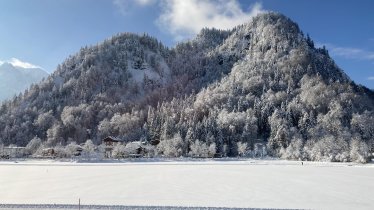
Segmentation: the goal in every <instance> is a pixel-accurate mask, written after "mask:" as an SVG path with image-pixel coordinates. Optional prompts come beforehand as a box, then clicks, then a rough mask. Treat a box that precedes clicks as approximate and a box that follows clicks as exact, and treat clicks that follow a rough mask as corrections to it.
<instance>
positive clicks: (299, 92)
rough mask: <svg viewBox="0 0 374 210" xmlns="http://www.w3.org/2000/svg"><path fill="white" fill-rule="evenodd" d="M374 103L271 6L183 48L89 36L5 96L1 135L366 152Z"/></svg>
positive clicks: (315, 155) (18, 139)
mask: <svg viewBox="0 0 374 210" xmlns="http://www.w3.org/2000/svg"><path fill="white" fill-rule="evenodd" d="M373 111H374V94H373V92H372V91H371V90H369V89H367V88H366V87H364V86H360V85H356V84H355V83H354V82H353V81H351V80H350V79H349V77H348V76H347V75H346V74H345V73H344V72H343V71H342V70H341V69H340V68H339V67H338V66H337V65H336V64H335V62H334V61H333V60H332V59H331V58H330V56H329V54H328V51H327V50H326V49H325V48H315V46H314V43H313V41H312V40H311V38H310V37H309V36H305V35H304V34H303V33H302V31H301V30H300V29H299V27H298V25H297V24H296V23H294V22H293V21H291V20H290V19H289V18H287V17H285V16H284V15H281V14H278V13H273V12H269V13H265V14H260V15H258V16H256V17H254V18H253V19H252V20H250V21H249V22H248V23H245V24H243V25H239V26H237V27H235V28H233V29H232V30H217V29H203V30H202V31H201V32H200V33H199V34H198V35H197V36H196V38H194V39H192V40H190V41H187V42H183V43H180V44H178V45H177V46H175V47H173V48H168V47H165V46H164V45H163V44H162V43H160V42H159V41H158V40H157V39H155V38H152V37H150V36H148V35H146V34H144V35H136V34H131V33H124V34H118V35H116V36H113V37H112V38H110V39H107V40H105V41H103V42H102V43H99V44H98V45H95V46H91V47H84V48H82V49H81V50H80V51H79V52H78V53H77V54H75V55H73V56H70V57H69V58H67V59H66V60H65V61H64V62H63V63H62V64H61V65H59V66H58V68H57V70H56V71H55V72H54V73H53V74H51V75H50V76H49V77H48V78H47V79H46V80H44V81H43V82H41V83H39V84H36V85H33V86H32V87H31V88H30V89H29V90H28V91H27V92H25V93H24V94H23V95H22V96H20V97H17V98H15V99H14V100H12V101H9V102H6V103H4V104H3V105H2V106H1V108H0V140H1V141H3V143H4V144H10V143H15V144H18V145H26V144H27V143H28V142H29V141H30V140H31V139H32V138H34V137H35V136H37V137H39V138H41V139H42V141H43V142H44V144H45V145H47V146H54V145H58V144H63V145H65V144H68V143H70V142H72V141H76V142H78V143H83V142H85V141H86V140H87V139H92V140H93V141H94V142H95V143H97V144H99V143H100V142H101V139H102V138H104V137H106V136H116V137H119V138H121V139H123V140H124V141H125V142H130V141H137V140H142V141H145V142H155V141H159V142H160V144H159V145H158V146H157V148H156V150H157V154H163V155H164V156H176V157H179V156H181V155H183V156H198V157H205V156H207V154H205V153H204V154H200V153H203V152H204V151H205V152H206V151H213V149H214V152H215V153H219V154H221V155H223V156H237V155H243V148H244V149H245V151H252V152H253V151H254V150H255V149H256V147H255V144H256V143H259V142H261V143H263V144H266V145H267V151H268V154H270V155H273V156H279V157H283V158H287V159H307V160H328V161H360V162H365V161H366V160H368V158H369V154H370V153H369V151H370V150H373V149H374V140H373V139H374V130H373V128H372V126H370V125H373V124H374V115H373ZM243 145H245V146H243ZM208 147H209V148H210V149H211V150H210V149H208ZM196 148H202V149H201V150H198V149H196ZM212 148H213V149H212ZM253 154H254V153H253Z"/></svg>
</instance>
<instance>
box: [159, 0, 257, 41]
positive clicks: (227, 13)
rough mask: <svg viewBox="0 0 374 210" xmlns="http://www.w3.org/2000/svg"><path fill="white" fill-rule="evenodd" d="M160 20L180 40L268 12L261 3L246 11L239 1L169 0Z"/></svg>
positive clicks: (227, 26)
mask: <svg viewBox="0 0 374 210" xmlns="http://www.w3.org/2000/svg"><path fill="white" fill-rule="evenodd" d="M161 10H162V13H161V15H160V16H159V18H158V20H157V24H158V26H159V27H160V28H161V29H164V30H167V31H168V32H169V33H171V34H172V35H173V36H174V38H175V39H176V40H178V41H179V40H181V39H185V38H189V37H191V36H193V35H195V34H197V33H198V32H199V31H200V30H201V29H202V28H204V27H208V28H212V27H214V28H217V29H230V28H233V27H234V26H236V25H239V24H242V23H244V22H246V21H248V20H250V18H251V17H253V16H255V15H257V14H259V13H262V12H264V10H263V9H262V5H261V4H260V3H255V4H254V5H252V6H251V7H250V8H249V10H248V11H244V10H243V9H242V8H241V6H240V4H239V3H238V1H237V0H165V1H163V2H162V3H161Z"/></svg>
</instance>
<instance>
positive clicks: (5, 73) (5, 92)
mask: <svg viewBox="0 0 374 210" xmlns="http://www.w3.org/2000/svg"><path fill="white" fill-rule="evenodd" d="M46 77H48V73H47V72H45V71H44V70H42V69H40V68H23V67H20V66H16V65H13V64H12V63H10V62H4V63H2V64H0V102H1V101H3V100H6V99H11V98H12V97H13V96H15V95H18V94H20V93H21V92H23V91H25V90H26V89H27V88H29V86H30V85H31V84H33V83H38V82H40V81H41V80H42V79H43V78H46Z"/></svg>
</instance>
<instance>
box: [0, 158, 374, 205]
mask: <svg viewBox="0 0 374 210" xmlns="http://www.w3.org/2000/svg"><path fill="white" fill-rule="evenodd" d="M373 195H374V165H373V164H366V165H357V164H353V165H352V164H348V163H340V164H339V163H315V162H304V165H303V166H302V165H301V162H297V161H279V160H270V161H265V160H237V161H233V160H231V161H222V160H216V161H137V162H112V163H74V162H54V161H19V162H0V204H77V203H78V199H79V198H80V199H81V203H82V204H85V205H126V206H186V207H187V206H198V207H238V208H283V209H374V196H373ZM0 208H1V205H0Z"/></svg>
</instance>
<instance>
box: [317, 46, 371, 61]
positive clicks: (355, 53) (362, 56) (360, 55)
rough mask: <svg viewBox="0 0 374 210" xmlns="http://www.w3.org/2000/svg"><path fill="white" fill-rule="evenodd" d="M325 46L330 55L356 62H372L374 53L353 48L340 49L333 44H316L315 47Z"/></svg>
mask: <svg viewBox="0 0 374 210" xmlns="http://www.w3.org/2000/svg"><path fill="white" fill-rule="evenodd" d="M323 45H325V46H326V48H327V49H328V50H329V52H330V53H331V54H332V55H335V56H340V57H344V58H347V59H356V60H374V52H372V51H368V50H364V49H360V48H353V47H340V46H336V45H333V44H329V43H327V44H322V43H318V44H317V46H319V47H321V46H323Z"/></svg>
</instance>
